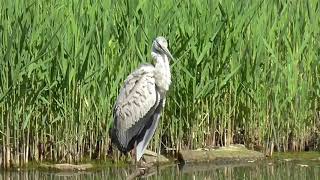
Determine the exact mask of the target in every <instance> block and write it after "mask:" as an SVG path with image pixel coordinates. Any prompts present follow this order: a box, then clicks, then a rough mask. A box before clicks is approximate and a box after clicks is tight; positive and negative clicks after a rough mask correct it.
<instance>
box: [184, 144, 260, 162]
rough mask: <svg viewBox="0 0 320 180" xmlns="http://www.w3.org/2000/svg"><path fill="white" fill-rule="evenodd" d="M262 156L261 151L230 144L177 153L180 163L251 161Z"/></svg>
mask: <svg viewBox="0 0 320 180" xmlns="http://www.w3.org/2000/svg"><path fill="white" fill-rule="evenodd" d="M264 158H265V155H264V154H263V153H261V152H257V151H252V150H248V149H247V148H245V147H244V146H243V145H230V146H227V147H221V148H214V149H213V148H212V149H209V148H202V149H197V150H181V151H180V152H179V153H178V161H179V162H181V163H200V162H201V163H202V162H210V163H222V162H224V163H227V162H237V161H240V162H248V161H249V162H251V161H256V160H259V159H264Z"/></svg>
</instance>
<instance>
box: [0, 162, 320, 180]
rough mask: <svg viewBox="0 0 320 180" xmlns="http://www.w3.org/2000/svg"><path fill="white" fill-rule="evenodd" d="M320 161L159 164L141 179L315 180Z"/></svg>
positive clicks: (64, 178) (93, 174)
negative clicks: (160, 165) (162, 165)
mask: <svg viewBox="0 0 320 180" xmlns="http://www.w3.org/2000/svg"><path fill="white" fill-rule="evenodd" d="M133 171H134V169H133V168H112V167H106V168H105V169H99V170H95V171H82V172H52V171H40V170H37V169H34V170H12V171H1V172H0V179H4V180H16V179H17V180H34V179H52V180H53V179H54V180H69V179H70V180H72V179H75V180H83V179H88V180H93V179H126V175H127V174H130V173H132V172H133ZM319 176H320V161H319V160H318V161H311V160H309V161H306V160H300V161H297V160H292V161H291V160H289V161H288V160H284V159H282V160H263V161H257V162H245V163H233V164H217V163H211V164H209V163H202V164H186V165H184V166H183V167H181V166H180V167H179V166H178V165H170V166H166V167H158V168H156V170H155V171H153V172H151V173H150V174H148V175H146V176H145V177H144V179H183V180H184V179H206V180H211V179H230V180H231V179H318V178H319Z"/></svg>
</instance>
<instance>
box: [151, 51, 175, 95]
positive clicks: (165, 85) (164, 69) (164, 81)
mask: <svg viewBox="0 0 320 180" xmlns="http://www.w3.org/2000/svg"><path fill="white" fill-rule="evenodd" d="M152 56H153V58H154V59H155V61H156V64H155V73H154V77H155V81H156V85H157V86H158V88H159V89H160V91H161V92H162V93H165V92H166V91H168V90H169V86H170V84H171V72H170V65H169V58H168V56H167V55H164V54H162V55H160V54H156V53H154V54H152Z"/></svg>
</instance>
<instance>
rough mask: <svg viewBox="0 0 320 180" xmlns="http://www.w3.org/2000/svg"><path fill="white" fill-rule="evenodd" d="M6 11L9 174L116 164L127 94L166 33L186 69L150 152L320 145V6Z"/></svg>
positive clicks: (9, 6)
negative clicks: (115, 116)
mask: <svg viewBox="0 0 320 180" xmlns="http://www.w3.org/2000/svg"><path fill="white" fill-rule="evenodd" d="M2 4H3V5H2V6H1V7H0V43H1V44H0V57H2V58H1V59H2V60H1V61H0V70H1V71H0V117H1V118H0V133H1V136H0V137H1V139H0V143H1V145H0V147H1V150H0V152H1V153H0V155H1V158H0V160H1V164H2V165H3V166H4V167H8V166H10V165H13V164H16V165H23V164H25V163H27V162H28V161H30V160H34V161H42V160H52V161H59V162H80V161H82V160H84V159H87V158H90V159H105V158H107V155H106V154H107V151H108V149H109V144H110V143H109V137H108V128H109V126H110V124H111V122H112V106H113V103H114V101H115V98H116V96H117V94H118V90H119V88H120V87H121V84H122V83H123V80H124V79H125V77H126V76H127V75H128V74H129V73H130V72H131V71H132V70H133V69H134V68H136V67H137V66H138V64H140V63H142V62H150V56H149V53H150V44H151V42H152V39H153V38H154V37H156V36H157V35H165V36H166V37H167V39H169V43H170V49H171V51H172V52H173V55H174V56H175V57H176V59H177V61H175V62H173V64H172V73H173V84H172V86H171V89H170V92H169V93H168V95H169V97H168V100H167V103H166V108H165V110H164V113H163V116H162V121H161V124H160V125H159V129H160V130H158V131H157V134H156V136H155V138H154V140H153V141H152V143H151V145H150V148H151V149H153V150H166V149H168V148H174V149H181V148H198V147H203V146H224V145H228V144H231V143H244V144H246V145H248V146H250V147H262V148H263V149H270V148H271V149H273V147H275V149H276V150H278V151H288V150H297V151H299V150H304V149H305V148H317V147H318V146H319V138H317V136H315V135H316V134H319V97H320V91H319V89H320V83H319V82H320V81H319V78H320V76H319V67H320V66H319V62H320V61H319V48H320V47H319V46H320V45H319V43H318V42H319V37H320V36H319V34H320V31H319V28H318V25H319V22H320V19H319V17H320V15H319V11H318V9H319V3H318V2H317V1H298V2H296V3H292V2H278V1H260V0H253V1H248V2H242V1H240V2H234V1H231V0H226V1H223V2H221V3H218V2H211V1H197V2H183V1H181V2H167V1H162V2H151V1H150V2H149V1H127V2H113V1H88V0H84V1H72V2H69V1H57V2H55V1H54V2H45V1H42V0H40V1H5V2H3V3H2Z"/></svg>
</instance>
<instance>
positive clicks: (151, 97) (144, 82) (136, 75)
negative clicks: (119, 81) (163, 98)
mask: <svg viewBox="0 0 320 180" xmlns="http://www.w3.org/2000/svg"><path fill="white" fill-rule="evenodd" d="M153 72H154V67H153V66H151V65H150V66H146V65H144V66H141V67H140V68H139V69H138V70H136V71H134V72H133V73H132V74H130V75H129V76H128V78H127V79H126V81H125V85H124V87H123V88H122V89H121V91H120V95H119V97H118V99H117V101H116V104H115V109H114V116H115V117H114V118H115V126H116V128H117V132H118V134H117V136H118V141H119V143H120V144H121V146H122V147H123V148H131V147H128V146H129V145H128V144H129V143H130V141H131V140H132V138H134V136H137V135H138V134H139V133H140V131H141V130H142V129H143V128H144V126H145V125H146V123H147V121H148V119H150V117H151V116H152V114H153V112H154V111H155V109H156V107H157V106H158V104H159V101H160V97H159V94H158V93H157V92H156V85H155V80H154V74H153Z"/></svg>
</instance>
